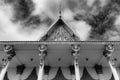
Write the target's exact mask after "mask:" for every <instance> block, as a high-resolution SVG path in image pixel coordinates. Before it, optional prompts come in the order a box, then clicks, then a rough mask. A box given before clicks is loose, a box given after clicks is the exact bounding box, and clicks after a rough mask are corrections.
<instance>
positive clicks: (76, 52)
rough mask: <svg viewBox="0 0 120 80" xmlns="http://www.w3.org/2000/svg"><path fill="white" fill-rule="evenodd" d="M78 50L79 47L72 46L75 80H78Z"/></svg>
mask: <svg viewBox="0 0 120 80" xmlns="http://www.w3.org/2000/svg"><path fill="white" fill-rule="evenodd" d="M79 50H80V45H72V56H73V62H74V67H75V77H76V80H80V70H79V61H78V57H79Z"/></svg>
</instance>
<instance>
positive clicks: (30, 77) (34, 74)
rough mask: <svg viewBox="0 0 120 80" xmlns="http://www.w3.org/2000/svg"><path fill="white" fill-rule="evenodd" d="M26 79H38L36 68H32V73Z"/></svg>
mask: <svg viewBox="0 0 120 80" xmlns="http://www.w3.org/2000/svg"><path fill="white" fill-rule="evenodd" d="M25 80H37V73H36V68H34V69H33V70H32V72H31V74H30V75H29V76H28V78H27V79H25Z"/></svg>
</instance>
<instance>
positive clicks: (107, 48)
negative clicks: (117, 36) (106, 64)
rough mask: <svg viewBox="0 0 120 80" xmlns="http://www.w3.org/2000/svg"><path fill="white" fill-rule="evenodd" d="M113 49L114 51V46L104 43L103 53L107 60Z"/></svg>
mask: <svg viewBox="0 0 120 80" xmlns="http://www.w3.org/2000/svg"><path fill="white" fill-rule="evenodd" d="M113 51H114V47H113V45H112V44H106V45H105V47H104V51H103V55H104V56H105V57H106V58H107V60H110V58H111V55H112V53H113Z"/></svg>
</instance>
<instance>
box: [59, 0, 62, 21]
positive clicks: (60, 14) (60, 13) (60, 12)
mask: <svg viewBox="0 0 120 80" xmlns="http://www.w3.org/2000/svg"><path fill="white" fill-rule="evenodd" d="M58 4H59V18H60V19H61V17H62V8H61V7H62V2H61V0H58Z"/></svg>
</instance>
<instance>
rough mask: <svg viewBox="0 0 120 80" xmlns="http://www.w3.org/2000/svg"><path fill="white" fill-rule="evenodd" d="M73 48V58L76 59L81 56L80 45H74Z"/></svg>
mask: <svg viewBox="0 0 120 80" xmlns="http://www.w3.org/2000/svg"><path fill="white" fill-rule="evenodd" d="M71 47H72V56H74V57H77V56H79V50H80V45H78V44H74V45H71Z"/></svg>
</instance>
